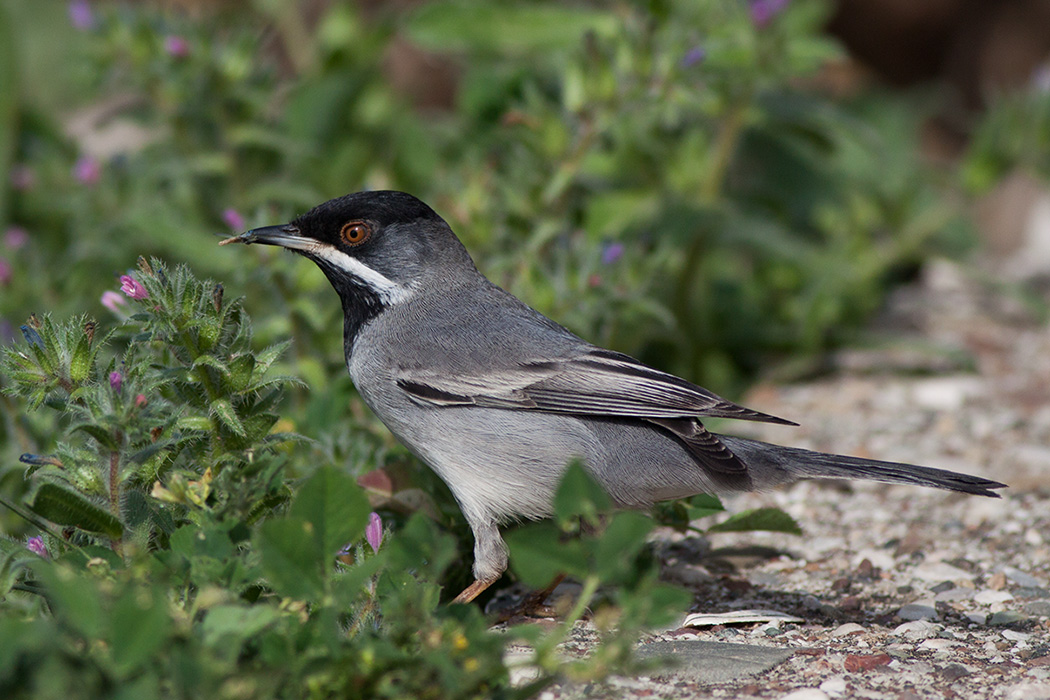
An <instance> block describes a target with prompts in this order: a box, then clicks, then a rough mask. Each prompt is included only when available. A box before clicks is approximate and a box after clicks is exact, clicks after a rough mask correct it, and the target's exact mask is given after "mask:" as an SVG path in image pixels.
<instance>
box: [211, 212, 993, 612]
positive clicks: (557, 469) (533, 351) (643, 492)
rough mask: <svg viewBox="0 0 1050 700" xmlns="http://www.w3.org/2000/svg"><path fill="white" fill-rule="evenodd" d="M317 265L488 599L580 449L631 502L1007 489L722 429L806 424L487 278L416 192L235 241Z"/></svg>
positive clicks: (365, 387) (369, 398)
mask: <svg viewBox="0 0 1050 700" xmlns="http://www.w3.org/2000/svg"><path fill="white" fill-rule="evenodd" d="M233 242H240V243H264V244H267V245H276V246H281V247H284V248H288V249H290V250H293V251H295V252H296V253H299V254H301V255H304V256H306V257H307V258H309V259H310V260H312V261H314V262H315V263H316V264H317V265H318V267H320V268H321V270H322V271H323V272H324V274H325V276H327V277H328V280H329V282H331V283H332V286H333V287H335V290H336V292H338V294H339V298H340V299H341V300H342V302H343V315H344V320H343V331H344V340H343V349H344V351H345V353H346V364H347V367H348V368H349V370H350V376H351V377H352V378H353V380H354V384H355V385H356V386H357V389H358V391H360V392H361V396H362V397H363V398H364V400H365V402H366V403H367V404H368V405H369V407H370V408H371V409H372V410H373V411H374V412H375V413H376V415H377V416H379V418H380V419H381V420H382V421H383V423H385V424H386V426H387V427H388V428H389V429H390V431H391V432H392V433H393V434H394V435H395V436H397V438H398V439H399V440H401V441H402V442H403V443H404V444H405V445H406V446H407V447H408V448H409V449H410V450H411V451H412V452H414V453H415V454H416V455H417V456H418V457H419V458H420V459H422V460H423V461H424V462H426V463H427V464H428V465H429V466H430V467H431V468H432V469H433V470H434V471H435V472H437V474H438V476H440V477H441V478H442V479H443V480H444V481H445V483H446V484H448V486H449V488H450V489H451V491H452V493H453V495H454V496H455V498H456V500H457V501H458V502H459V505H460V508H462V510H463V515H464V516H466V519H467V522H468V523H470V528H471V530H472V531H473V533H474V578H475V580H474V583H472V584H471V585H470V586H469V587H467V588H466V590H464V591H463V592H462V593H460V594H459V595H458V596H457V597H456V599H455V600H456V601H458V602H468V601H471V600H473V599H474V598H475V597H476V596H477V595H478V594H479V593H481V592H482V591H484V590H485V589H486V588H487V587H488V586H490V585H491V584H492V583H493V582H495V581H496V580H497V579H498V578H499V577H500V576H501V575H502V574H503V572H504V571H505V570H506V568H507V546H506V544H504V542H503V538H502V537H501V536H500V533H499V529H498V528H499V525H500V524H501V523H505V522H507V521H509V520H514V519H518V518H530V519H531V518H543V517H546V516H549V515H550V514H551V503H552V500H553V497H554V492H555V490H556V488H557V486H558V482H559V479H560V477H561V475H562V473H563V472H564V470H565V469H566V467H567V466H568V464H569V463H570V462H572V461H573V460H579V461H580V462H581V463H582V464H583V465H584V466H585V467H586V468H587V470H588V471H589V472H590V474H591V475H592V476H593V477H594V478H595V480H596V481H597V482H598V483H600V484H601V485H602V486H603V487H604V488H605V490H606V491H608V493H609V495H610V496H611V497H612V499H613V501H614V502H615V503H616V505H617V506H620V507H624V508H647V507H649V506H652V505H653V504H654V503H655V502H657V501H662V500H667V499H672V498H682V497H687V496H692V495H695V494H698V493H725V492H731V491H750V490H757V489H768V488H770V487H773V486H776V485H777V484H784V483H788V482H792V481H796V480H798V479H805V478H815V477H817V478H839V479H871V480H875V481H884V482H896V483H908V484H918V485H921V486H932V487H935V488H942V489H949V490H952V491H962V492H964V493H972V494H980V495H983V496H996V494H995V493H993V492H992V491H991V490H990V489H997V488H1002V487H1003V486H1004V484H1000V483H997V482H995V481H990V480H988V479H983V478H980V477H976V476H967V475H965V474H957V473H954V472H949V471H944V470H940V469H931V468H929V467H919V466H915V465H911V464H898V463H893V462H880V461H875V460H869V459H859V458H857V457H844V456H840V455H830V454H823V453H820V452H811V451H809V450H801V449H796V448H792V447H782V446H780V445H771V444H768V443H765V442H759V441H757V440H746V439H743V438H736V437H731V436H728V435H717V434H714V433H710V432H708V431H707V430H706V429H705V428H704V425H703V423H701V421H700V419H701V418H702V417H704V416H717V417H719V418H739V419H742V420H752V421H766V422H771V423H782V424H786V425H796V424H795V423H792V422H790V421H786V420H783V419H781V418H776V417H774V416H770V415H766V414H764V413H759V412H758V411H752V410H750V409H747V408H744V407H743V406H738V405H737V404H734V403H732V402H731V401H727V400H725V399H723V398H721V397H719V396H716V395H715V394H713V393H711V392H710V391H708V390H706V389H703V388H701V387H699V386H696V385H695V384H692V383H690V382H688V381H686V380H684V379H681V378H679V377H676V376H674V375H671V374H667V373H665V372H661V371H659V370H656V369H653V368H651V367H647V366H646V365H643V364H642V363H640V362H638V360H635V359H634V358H632V357H629V356H628V355H624V354H621V353H618V352H613V351H611V350H605V349H603V348H599V347H596V346H594V345H591V344H590V343H588V342H587V341H585V340H582V339H581V338H579V337H577V336H576V335H574V334H573V333H571V332H569V331H568V330H567V329H565V328H563V327H562V326H560V325H558V324H557V323H555V322H554V321H552V320H550V319H549V318H547V317H546V316H544V315H543V314H541V313H539V312H538V311H536V310H534V309H532V308H530V307H529V306H527V305H525V304H524V303H523V302H521V301H520V300H519V299H517V298H516V297H514V296H512V295H511V294H509V293H507V292H505V291H504V290H503V289H500V288H499V287H497V286H496V285H495V284H493V283H492V282H490V281H489V280H488V279H486V278H485V277H484V276H483V275H482V274H481V273H480V272H478V269H477V268H476V267H475V266H474V262H473V260H471V257H470V255H469V254H468V253H467V250H466V248H464V247H463V244H462V243H460V241H459V239H458V238H457V237H456V235H455V234H454V233H453V232H452V229H451V228H449V225H448V224H447V223H445V221H444V220H443V219H442V218H441V217H440V216H438V215H437V214H436V213H435V212H434V211H433V210H432V209H431V208H430V207H428V206H427V205H426V204H424V203H423V202H421V201H419V200H418V199H416V198H415V197H413V196H412V195H409V194H405V193H404V192H391V191H385V192H358V193H356V194H349V195H346V196H345V197H340V198H338V199H333V200H331V201H328V202H325V203H324V204H321V205H319V206H317V207H315V208H314V209H312V210H310V211H309V212H307V213H306V214H303V215H302V216H300V217H298V218H297V219H295V220H294V221H292V222H291V223H289V224H284V225H280V226H266V227H264V228H257V229H253V230H251V231H248V232H247V233H244V234H242V235H240V236H235V237H233V238H229V239H226V240H225V241H223V244H225V243H233Z"/></svg>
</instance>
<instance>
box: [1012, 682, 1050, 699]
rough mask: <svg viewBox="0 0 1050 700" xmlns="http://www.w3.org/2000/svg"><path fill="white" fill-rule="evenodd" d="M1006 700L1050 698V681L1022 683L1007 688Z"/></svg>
mask: <svg viewBox="0 0 1050 700" xmlns="http://www.w3.org/2000/svg"><path fill="white" fill-rule="evenodd" d="M1006 700H1050V683H1020V684H1018V685H1015V686H1014V687H1012V688H1009V689H1007V691H1006Z"/></svg>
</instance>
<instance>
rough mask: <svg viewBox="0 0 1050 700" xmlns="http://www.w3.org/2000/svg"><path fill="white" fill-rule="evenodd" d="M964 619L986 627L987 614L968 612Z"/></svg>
mask: <svg viewBox="0 0 1050 700" xmlns="http://www.w3.org/2000/svg"><path fill="white" fill-rule="evenodd" d="M966 618H967V619H968V620H969V621H970V622H975V623H977V624H978V625H986V624H988V613H983V612H968V613H966Z"/></svg>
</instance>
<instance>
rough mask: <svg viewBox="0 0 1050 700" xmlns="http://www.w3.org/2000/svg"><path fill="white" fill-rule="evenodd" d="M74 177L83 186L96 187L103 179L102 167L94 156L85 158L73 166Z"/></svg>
mask: <svg viewBox="0 0 1050 700" xmlns="http://www.w3.org/2000/svg"><path fill="white" fill-rule="evenodd" d="M73 177H74V178H76V180H77V182H79V183H80V184H82V185H94V184H95V183H96V182H98V181H99V178H101V177H102V166H101V165H100V164H99V162H98V160H97V159H95V158H93V157H92V156H83V157H81V158H80V160H78V161H77V162H76V164H75V165H74V166H73Z"/></svg>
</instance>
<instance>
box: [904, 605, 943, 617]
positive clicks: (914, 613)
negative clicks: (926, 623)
mask: <svg viewBox="0 0 1050 700" xmlns="http://www.w3.org/2000/svg"><path fill="white" fill-rule="evenodd" d="M897 617H899V618H900V619H902V620H932V619H936V618H937V610H936V609H935V608H934V607H933V606H932V605H923V604H921V603H909V604H908V605H905V606H904V607H902V608H901V609H900V610H898V611H897Z"/></svg>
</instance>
